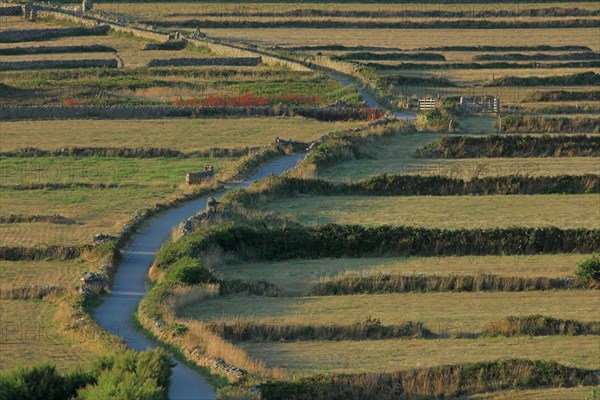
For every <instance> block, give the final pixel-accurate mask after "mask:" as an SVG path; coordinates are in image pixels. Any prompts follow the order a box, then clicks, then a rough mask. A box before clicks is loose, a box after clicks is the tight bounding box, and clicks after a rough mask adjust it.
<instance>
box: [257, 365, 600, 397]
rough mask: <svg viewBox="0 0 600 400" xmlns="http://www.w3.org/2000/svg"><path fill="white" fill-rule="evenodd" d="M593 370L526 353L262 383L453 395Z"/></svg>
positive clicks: (294, 392) (266, 390) (309, 391)
mask: <svg viewBox="0 0 600 400" xmlns="http://www.w3.org/2000/svg"><path fill="white" fill-rule="evenodd" d="M598 381H599V378H598V376H597V375H596V374H595V373H594V371H589V370H584V369H579V368H573V367H568V366H564V365H561V364H558V363H556V362H552V361H541V360H539V361H532V360H524V359H509V360H498V361H491V362H479V363H470V364H456V365H443V366H439V367H431V368H420V369H415V370H410V371H399V372H395V373H363V374H355V375H318V376H313V377H307V378H300V379H296V380H293V381H275V382H267V383H263V384H262V385H260V388H261V391H262V398H263V399H265V400H279V399H287V400H300V399H302V400H306V399H320V400H334V399H336V400H337V399H358V398H360V399H363V400H370V399H373V400H375V399H377V400H388V399H389V400H391V399H398V398H401V397H403V396H404V397H406V396H410V397H418V398H430V397H436V398H439V397H449V396H452V397H453V396H459V395H465V394H469V393H478V392H484V391H489V390H503V389H523V388H545V387H565V386H566V387H569V386H575V385H595V384H597V383H598Z"/></svg>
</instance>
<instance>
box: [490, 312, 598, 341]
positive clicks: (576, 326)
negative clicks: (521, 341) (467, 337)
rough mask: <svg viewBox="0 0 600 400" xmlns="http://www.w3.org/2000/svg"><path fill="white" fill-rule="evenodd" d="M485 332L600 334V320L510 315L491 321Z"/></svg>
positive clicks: (536, 334)
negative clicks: (582, 320) (585, 320)
mask: <svg viewBox="0 0 600 400" xmlns="http://www.w3.org/2000/svg"><path fill="white" fill-rule="evenodd" d="M483 332H484V335H486V336H517V335H530V336H547V335H569V336H573V335H600V322H596V321H595V322H580V321H575V320H571V319H559V318H553V317H548V316H543V315H528V316H518V317H516V316H510V317H505V318H502V319H500V320H497V321H491V322H489V323H488V324H486V325H485V326H484V328H483Z"/></svg>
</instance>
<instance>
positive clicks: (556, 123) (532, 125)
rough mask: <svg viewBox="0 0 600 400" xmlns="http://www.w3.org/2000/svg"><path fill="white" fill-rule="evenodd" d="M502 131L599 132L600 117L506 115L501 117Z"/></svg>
mask: <svg viewBox="0 0 600 400" xmlns="http://www.w3.org/2000/svg"><path fill="white" fill-rule="evenodd" d="M502 131H504V132H564V133H600V118H597V117H548V116H543V115H507V116H505V117H504V118H502Z"/></svg>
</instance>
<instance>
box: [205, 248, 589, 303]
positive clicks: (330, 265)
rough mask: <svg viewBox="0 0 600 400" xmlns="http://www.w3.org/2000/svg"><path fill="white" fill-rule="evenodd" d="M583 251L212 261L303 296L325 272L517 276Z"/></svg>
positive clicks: (564, 271)
mask: <svg viewBox="0 0 600 400" xmlns="http://www.w3.org/2000/svg"><path fill="white" fill-rule="evenodd" d="M584 258H586V256H585V255H582V254H540V255H531V256H466V257H410V258H329V259H318V260H289V261H281V262H269V263H239V264H226V265H218V266H214V267H213V269H214V271H215V272H216V273H217V274H219V276H221V277H223V278H224V279H242V280H248V281H250V280H265V281H267V282H271V283H274V284H275V285H276V286H277V287H278V288H279V289H280V291H281V293H282V295H284V296H302V295H305V294H306V293H308V291H309V290H310V288H311V286H312V285H314V284H315V283H317V282H318V281H319V279H320V278H322V277H326V276H335V275H338V274H343V273H346V272H352V273H365V274H369V273H373V274H375V273H384V274H385V273H387V274H428V275H433V274H437V275H446V274H448V275H449V274H456V275H476V274H495V275H502V276H522V277H539V276H546V277H566V276H572V275H573V272H574V270H575V265H577V263H578V262H579V261H581V260H582V259H584Z"/></svg>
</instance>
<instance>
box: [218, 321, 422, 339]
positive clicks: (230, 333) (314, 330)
mask: <svg viewBox="0 0 600 400" xmlns="http://www.w3.org/2000/svg"><path fill="white" fill-rule="evenodd" d="M208 328H209V329H210V330H211V331H212V332H214V333H216V334H218V335H219V336H221V337H222V338H223V339H226V340H233V341H283V340H294V341H295V340H381V339H393V338H414V337H426V336H429V335H431V332H430V331H429V330H427V329H426V328H424V327H423V324H422V323H421V322H406V323H404V324H401V325H382V324H381V321H380V320H378V319H372V318H368V319H367V320H366V321H364V322H359V323H356V324H353V325H277V324H272V325H269V324H256V323H253V322H249V321H248V322H246V321H236V322H216V323H209V324H208Z"/></svg>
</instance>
